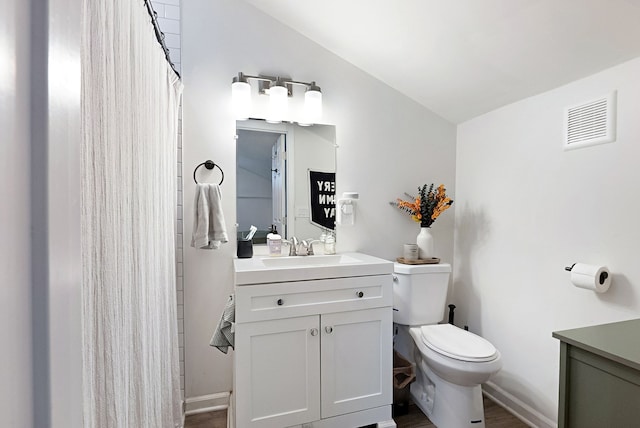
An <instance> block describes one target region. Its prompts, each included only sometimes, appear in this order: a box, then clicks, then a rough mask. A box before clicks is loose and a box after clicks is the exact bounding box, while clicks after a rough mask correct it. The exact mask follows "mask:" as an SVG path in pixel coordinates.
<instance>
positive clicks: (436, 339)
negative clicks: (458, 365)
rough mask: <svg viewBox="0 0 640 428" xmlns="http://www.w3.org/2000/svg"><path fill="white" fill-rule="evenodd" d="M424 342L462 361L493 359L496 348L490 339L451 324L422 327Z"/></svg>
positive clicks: (441, 352)
mask: <svg viewBox="0 0 640 428" xmlns="http://www.w3.org/2000/svg"><path fill="white" fill-rule="evenodd" d="M420 330H421V333H422V342H423V343H424V344H425V345H427V346H428V347H429V348H431V349H432V350H434V351H435V352H437V353H439V354H442V355H445V356H447V357H450V358H454V359H456V360H461V361H475V362H483V361H491V360H494V359H495V358H496V348H495V347H494V346H493V345H492V344H491V342H489V341H488V340H486V339H484V338H482V337H480V336H477V335H475V334H473V333H471V332H469V331H466V330H463V329H461V328H458V327H456V326H453V325H451V324H437V325H426V326H423V327H421V328H420Z"/></svg>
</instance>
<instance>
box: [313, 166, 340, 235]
mask: <svg viewBox="0 0 640 428" xmlns="http://www.w3.org/2000/svg"><path fill="white" fill-rule="evenodd" d="M309 202H310V209H311V223H314V224H316V225H318V226H320V227H324V228H326V229H330V230H335V228H336V173H335V172H321V171H311V170H309Z"/></svg>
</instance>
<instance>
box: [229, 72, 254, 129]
mask: <svg viewBox="0 0 640 428" xmlns="http://www.w3.org/2000/svg"><path fill="white" fill-rule="evenodd" d="M231 105H232V108H233V114H234V115H235V117H236V119H237V120H247V119H249V116H250V115H251V85H250V84H249V82H247V81H246V79H245V78H244V76H243V75H242V73H240V74H239V75H238V77H234V78H233V83H232V84H231Z"/></svg>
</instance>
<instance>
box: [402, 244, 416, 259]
mask: <svg viewBox="0 0 640 428" xmlns="http://www.w3.org/2000/svg"><path fill="white" fill-rule="evenodd" d="M402 255H403V257H404V259H405V260H418V244H404V251H403V253H402Z"/></svg>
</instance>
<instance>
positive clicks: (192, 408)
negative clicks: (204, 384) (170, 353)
mask: <svg viewBox="0 0 640 428" xmlns="http://www.w3.org/2000/svg"><path fill="white" fill-rule="evenodd" d="M229 396H230V393H229V392H219V393H217V394H209V395H201V396H199V397H190V398H187V399H186V400H185V404H186V405H185V412H184V413H185V415H195V414H198V413H206V412H214V411H216V410H225V409H228V408H229Z"/></svg>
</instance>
